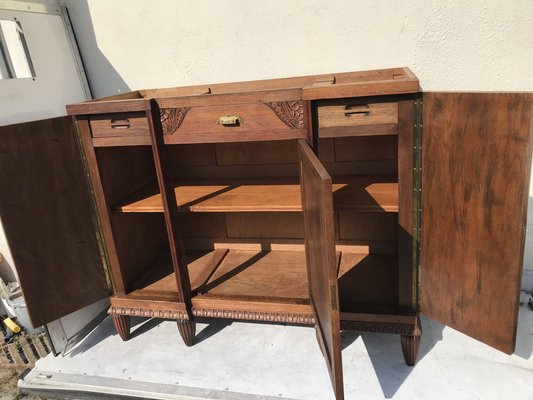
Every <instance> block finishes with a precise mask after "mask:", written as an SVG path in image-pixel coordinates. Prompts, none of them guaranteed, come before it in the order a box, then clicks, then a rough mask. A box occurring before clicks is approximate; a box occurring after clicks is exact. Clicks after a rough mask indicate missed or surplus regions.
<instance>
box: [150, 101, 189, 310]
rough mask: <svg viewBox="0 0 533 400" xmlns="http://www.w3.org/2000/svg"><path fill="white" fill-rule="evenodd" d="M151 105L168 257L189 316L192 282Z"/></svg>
mask: <svg viewBox="0 0 533 400" xmlns="http://www.w3.org/2000/svg"><path fill="white" fill-rule="evenodd" d="M150 106H151V110H149V111H147V112H146V117H147V119H148V125H149V128H150V137H151V140H152V154H153V158H154V167H155V171H156V175H157V184H158V189H159V197H160V202H161V205H162V207H163V212H164V219H165V225H166V228H167V229H166V230H167V236H168V244H169V248H170V257H171V260H172V266H173V268H174V274H175V279H176V284H177V287H178V301H179V302H183V303H185V305H186V308H187V310H188V312H189V317H190V307H191V303H190V301H191V281H190V279H189V271H188V269H187V256H186V253H185V245H184V244H183V238H182V231H181V229H180V225H179V218H178V207H177V205H176V196H175V193H174V190H173V188H172V176H171V173H170V171H169V169H168V167H167V165H168V164H167V153H166V147H165V146H164V144H163V128H162V126H161V121H160V115H161V114H160V110H159V107H158V106H157V103H156V102H155V100H152V101H151V102H150Z"/></svg>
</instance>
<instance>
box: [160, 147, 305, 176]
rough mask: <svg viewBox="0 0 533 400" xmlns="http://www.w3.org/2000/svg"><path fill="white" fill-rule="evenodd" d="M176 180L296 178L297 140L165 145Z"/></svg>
mask: <svg viewBox="0 0 533 400" xmlns="http://www.w3.org/2000/svg"><path fill="white" fill-rule="evenodd" d="M166 151H167V155H168V164H169V167H170V170H171V171H172V173H173V178H174V179H202V178H209V179H216V178H236V177H243V178H247V177H268V176H297V175H298V165H297V152H296V142H295V141H294V140H286V141H270V142H261V143H257V142H255V143H254V142H252V143H248V142H244V143H218V144H200V145H169V146H166Z"/></svg>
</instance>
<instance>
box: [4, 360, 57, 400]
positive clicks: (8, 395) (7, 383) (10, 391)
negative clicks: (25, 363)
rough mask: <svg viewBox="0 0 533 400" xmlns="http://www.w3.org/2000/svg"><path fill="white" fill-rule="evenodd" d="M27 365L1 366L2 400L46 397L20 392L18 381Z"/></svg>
mask: <svg viewBox="0 0 533 400" xmlns="http://www.w3.org/2000/svg"><path fill="white" fill-rule="evenodd" d="M24 369H25V367H17V368H13V367H0V400H18V399H24V400H42V399H46V398H45V397H35V396H27V395H25V394H23V393H19V390H18V388H17V381H18V377H19V375H20V374H21V373H22V372H23V371H24Z"/></svg>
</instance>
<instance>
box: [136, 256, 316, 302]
mask: <svg viewBox="0 0 533 400" xmlns="http://www.w3.org/2000/svg"><path fill="white" fill-rule="evenodd" d="M187 255H188V258H189V265H188V268H189V278H190V280H191V287H192V290H193V294H194V295H196V296H198V297H205V298H211V299H227V300H253V301H259V302H277V303H286V304H308V303H309V295H308V289H307V269H306V266H305V253H304V252H303V251H254V250H227V249H217V250H212V251H208V250H206V251H201V250H198V251H188V252H187ZM128 297H129V298H132V299H150V300H160V301H178V290H177V285H176V278H175V276H174V272H173V269H172V264H171V260H170V255H169V254H167V253H166V254H164V255H162V256H160V257H159V258H158V260H157V261H156V262H154V264H153V265H152V266H151V267H150V268H147V269H146V270H145V271H144V273H143V274H141V275H140V276H138V277H137V278H135V279H134V280H133V281H132V283H131V284H130V285H129V293H128Z"/></svg>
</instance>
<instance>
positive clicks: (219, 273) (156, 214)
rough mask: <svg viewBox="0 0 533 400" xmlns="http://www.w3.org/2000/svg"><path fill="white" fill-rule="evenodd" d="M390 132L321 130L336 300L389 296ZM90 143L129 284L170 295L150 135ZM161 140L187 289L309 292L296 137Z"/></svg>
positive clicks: (296, 297) (359, 307) (133, 294)
mask: <svg viewBox="0 0 533 400" xmlns="http://www.w3.org/2000/svg"><path fill="white" fill-rule="evenodd" d="M397 143H398V140H397V135H382V134H379V135H376V136H353V137H337V138H323V139H319V141H318V154H319V158H320V161H321V162H322V163H323V165H324V166H325V167H326V169H327V170H328V172H329V173H330V174H331V175H332V178H333V200H334V209H335V210H334V213H335V214H334V217H335V242H336V250H337V253H338V259H339V296H340V302H341V311H342V312H347V313H350V312H354V313H356V312H375V313H386V312H393V310H395V309H396V308H397V302H398V300H397V298H398V270H397V240H398V238H397V224H398V183H397V182H398V179H397V171H398V168H397ZM97 151H98V157H99V162H100V163H102V164H103V165H105V171H113V173H112V174H111V173H110V176H103V177H102V181H103V183H104V187H105V190H106V193H107V195H108V197H109V200H110V202H109V203H110V204H112V210H113V212H112V221H113V224H114V228H115V229H117V230H118V231H120V235H117V237H119V238H120V239H118V243H117V252H118V253H119V257H120V259H121V265H122V264H124V265H125V266H124V267H123V271H122V272H123V274H124V278H125V281H126V282H127V283H128V286H127V296H128V297H130V298H134V299H150V300H161V301H176V300H177V299H178V289H177V284H176V279H175V276H174V272H173V269H172V267H171V261H170V256H169V255H168V240H167V238H166V229H165V226H164V220H163V214H162V212H163V205H162V202H161V196H160V194H159V190H158V186H157V184H156V175H155V170H154V167H153V157H152V154H151V152H150V147H148V146H134V147H111V148H98V149H97ZM165 151H166V152H167V160H168V161H167V163H168V166H169V167H170V171H171V177H172V178H173V179H174V182H175V187H174V192H175V195H176V200H177V205H178V210H179V211H180V213H179V216H178V217H179V220H180V226H183V227H184V229H183V230H182V232H181V234H182V236H183V240H184V244H185V246H186V248H187V256H188V257H189V262H190V263H189V266H188V269H189V275H190V281H191V286H192V287H191V288H192V290H193V295H195V296H196V297H197V298H199V297H202V298H209V299H211V300H213V301H220V302H231V301H236V300H244V301H258V302H268V303H272V302H274V303H276V302H279V303H283V304H308V303H309V299H308V297H309V296H308V284H307V272H306V271H307V270H306V261H305V251H304V228H303V219H302V213H301V210H302V206H301V193H300V184H299V176H298V156H297V148H296V141H270V142H263V143H253V142H252V143H217V144H194V145H167V146H166V147H165ZM133 158H135V159H136V162H135V163H132V159H133ZM138 163H140V164H141V165H140V166H139V164H138ZM132 164H133V166H132ZM102 170H104V168H102ZM132 188H133V190H132ZM132 244H134V246H132ZM135 246H137V247H135ZM141 255H143V256H142V257H141ZM147 255H149V256H147Z"/></svg>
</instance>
